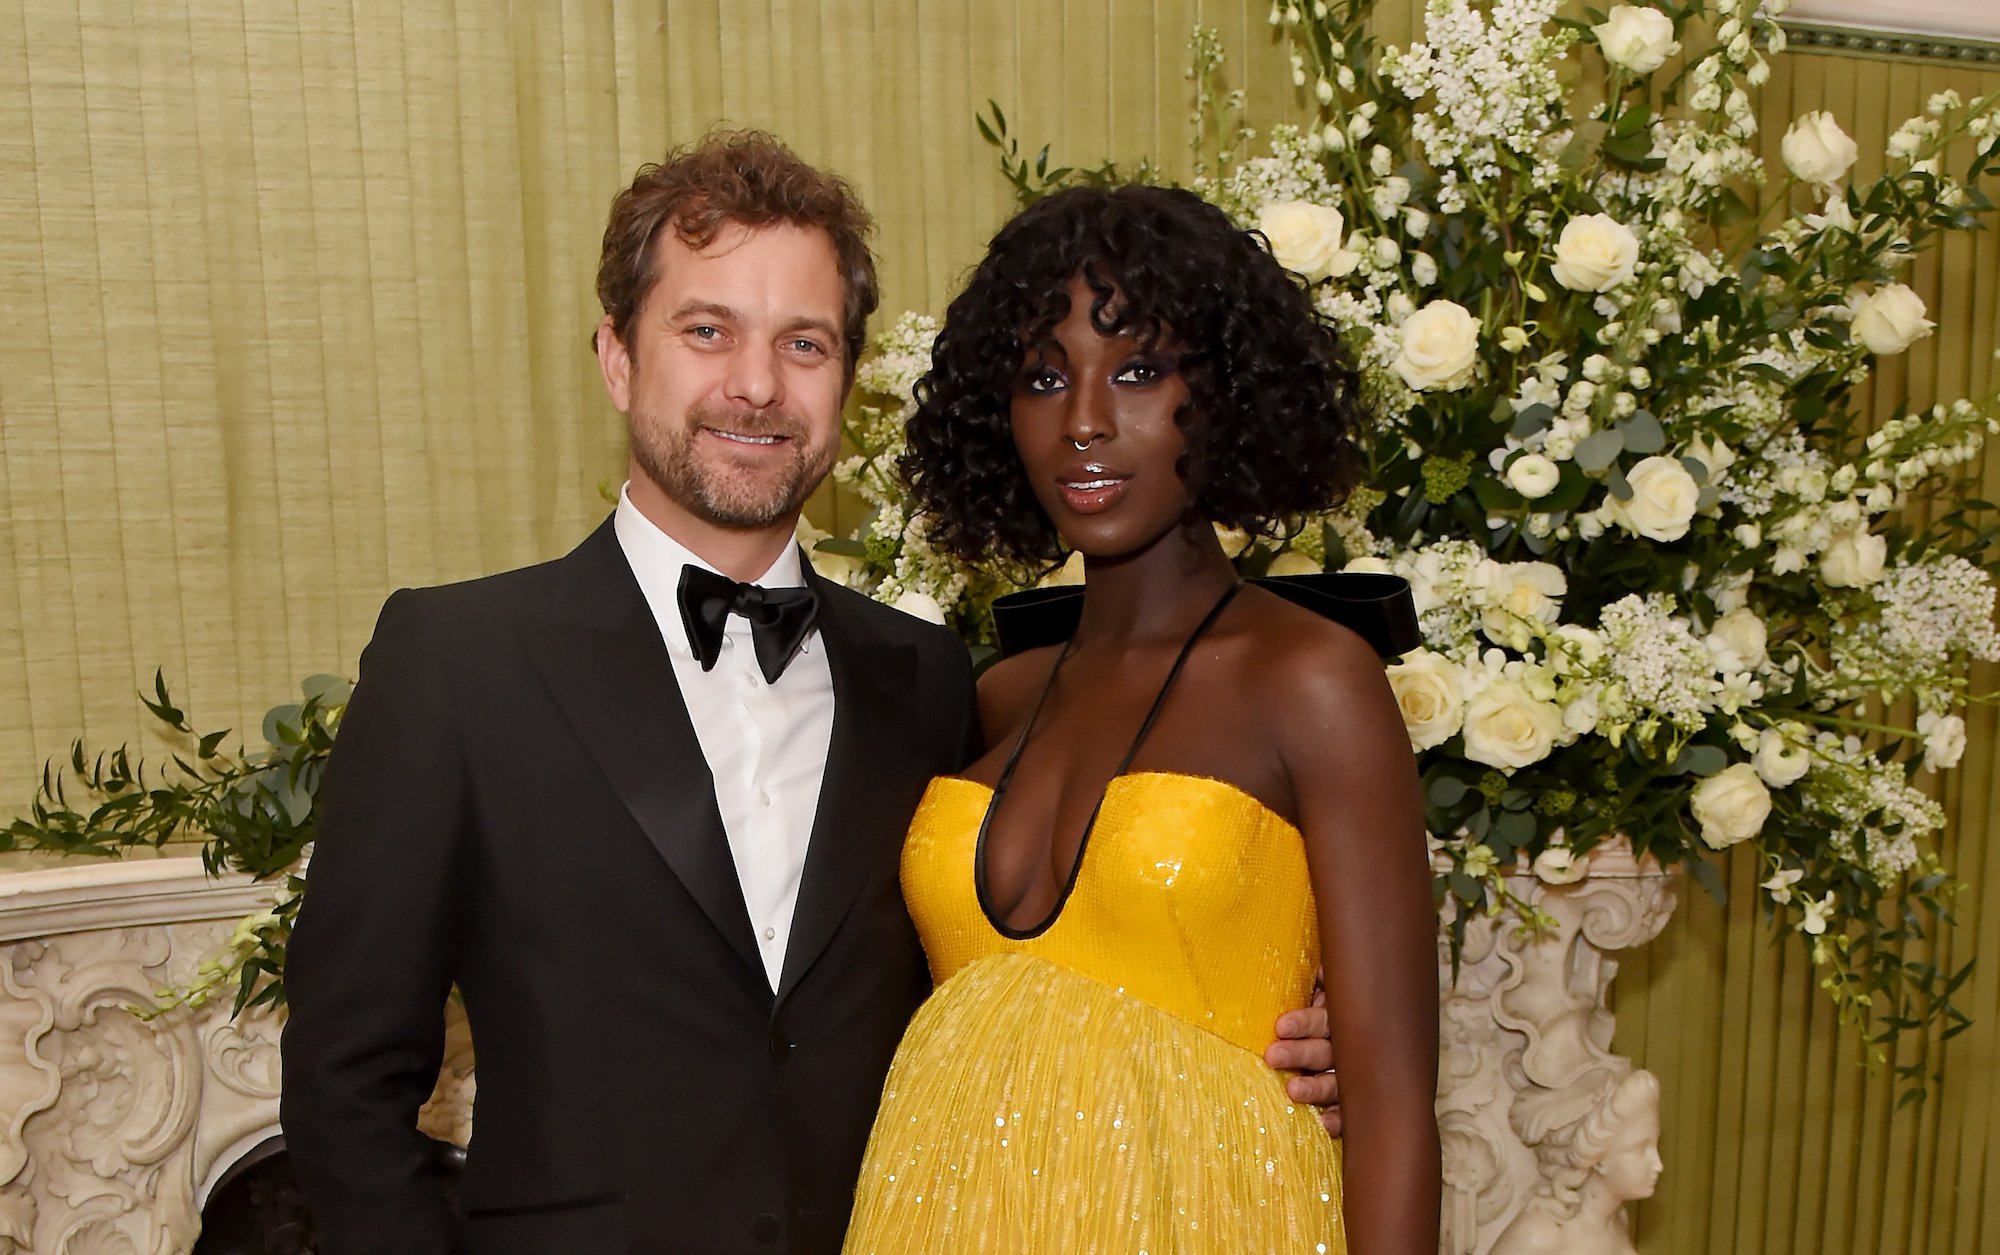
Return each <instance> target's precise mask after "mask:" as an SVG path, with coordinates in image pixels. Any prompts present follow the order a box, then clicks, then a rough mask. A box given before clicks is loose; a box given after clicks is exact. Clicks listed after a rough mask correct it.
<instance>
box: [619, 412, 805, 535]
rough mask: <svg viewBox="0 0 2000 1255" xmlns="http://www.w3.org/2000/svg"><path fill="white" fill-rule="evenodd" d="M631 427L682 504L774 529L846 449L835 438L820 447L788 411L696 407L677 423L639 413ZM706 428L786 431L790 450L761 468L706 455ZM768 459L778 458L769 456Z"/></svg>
mask: <svg viewBox="0 0 2000 1255" xmlns="http://www.w3.org/2000/svg"><path fill="white" fill-rule="evenodd" d="M630 427H631V437H632V457H633V459H634V460H635V461H637V462H638V463H639V469H640V470H642V471H644V472H645V473H646V475H647V477H648V478H649V479H651V480H652V481H653V482H654V483H655V484H657V485H659V487H660V491H662V492H664V493H665V494H666V495H667V496H668V497H669V498H670V499H671V500H672V501H674V502H675V503H676V504H677V505H679V506H680V507H681V508H682V509H684V510H686V511H688V512H689V513H690V514H693V515H694V516H695V517H696V518H699V519H701V520H702V521H703V522H706V523H713V524H715V525H717V526H719V527H731V528H746V529H754V528H762V527H769V526H770V525H772V524H773V523H776V522H778V521H779V520H781V519H784V518H786V517H787V516H790V515H795V514H797V513H798V511H799V509H800V507H801V506H803V505H805V502H806V498H807V497H809V496H811V495H812V491H813V489H815V488H817V487H819V483H820V481H821V480H822V479H825V478H826V473H827V472H828V471H829V470H831V469H832V468H833V460H834V454H835V452H836V451H837V449H838V447H839V446H838V444H837V442H834V441H829V442H828V443H827V444H826V445H825V446H823V447H818V448H816V447H814V446H813V445H812V444H811V442H810V438H809V433H810V431H811V429H810V427H809V426H808V425H807V424H806V423H804V422H802V421H801V420H799V419H797V418H795V417H793V416H792V415H790V414H788V413H785V412H784V411H782V410H778V411H765V412H761V413H756V414H734V415H730V414H724V413H722V412H720V411H716V410H710V409H703V408H700V407H696V408H694V409H690V410H689V411H688V413H687V417H686V419H685V420H684V421H683V422H682V423H681V424H679V425H678V426H676V425H674V424H671V423H668V422H665V421H662V420H659V419H655V418H652V417H650V416H640V415H634V416H633V418H632V421H631V424H630ZM703 427H709V428H712V429H714V430H717V431H726V432H730V433H732V434H734V435H739V436H782V437H785V438H787V444H786V445H785V449H786V450H787V452H788V453H789V454H790V455H791V456H790V458H789V459H788V460H786V461H784V462H782V463H781V464H777V465H770V466H767V467H765V468H764V469H763V470H762V471H761V472H752V471H750V470H748V469H746V468H744V467H742V466H740V465H729V464H726V463H725V462H724V461H723V460H722V459H721V458H716V457H713V456H711V457H710V458H709V459H708V460H706V461H704V459H703V458H702V457H700V456H698V455H697V453H696V443H697V441H699V440H700V439H701V436H700V431H701V429H702V428H703ZM715 452H717V453H720V452H721V449H720V448H717V449H716V450H715ZM766 460H767V461H770V462H774V463H776V462H778V459H774V458H769V456H768V455H766Z"/></svg>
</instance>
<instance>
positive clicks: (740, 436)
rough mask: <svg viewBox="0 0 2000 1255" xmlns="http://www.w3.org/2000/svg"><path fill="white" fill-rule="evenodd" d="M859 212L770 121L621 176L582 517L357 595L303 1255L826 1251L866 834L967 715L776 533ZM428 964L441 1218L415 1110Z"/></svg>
mask: <svg viewBox="0 0 2000 1255" xmlns="http://www.w3.org/2000/svg"><path fill="white" fill-rule="evenodd" d="M867 231H868V219H867V216H866V214H865V212H864V211H863V210H862V208H861V206H860V205H859V204H858V203H857V202H856V200H855V199H854V197H853V196H852V194H851V193H850V192H849V190H848V189H847V188H846V186H845V185H844V184H842V183H841V182H840V181H839V180H838V179H835V178H833V177H831V176H829V175H826V174H824V173H822V172H820V171H817V170H814V169H813V168H811V167H810V166H807V165H805V164H804V163H803V162H800V161H799V160H798V159H797V158H796V157H794V156H793V155H792V154H791V153H790V152H789V151H788V150H787V149H785V148H784V146H783V145H781V144H779V143H778V142H777V141H776V140H774V139H772V138H771V137H769V136H766V135H761V134H757V133H737V134H721V135H716V136H712V137H710V138H709V139H707V140H704V141H703V142H702V143H700V144H698V145H695V146H693V147H692V148H690V149H686V150H683V151H681V152H679V153H677V154H674V155H673V156H671V157H670V158H669V160H668V161H667V162H665V163H664V164H662V165H659V166H648V167H646V168H644V169H642V170H641V171H640V172H639V175H638V177H637V178H636V179H635V180H634V182H633V183H632V185H631V186H630V187H629V188H627V189H626V190H625V191H624V192H622V193H620V195H619V196H618V198H617V200H616V201H615V202H614V204H613V206H612V213H611V221H610V223H609V225H608V226H607V228H606V230H605V235H604V250H603V256H602V260H601V262H600V265H599V271H598V294H599V297H600V298H601V300H602V302H603V305H604V309H605V315H604V318H603V320H602V322H601V323H600V324H599V326H598V329H597V337H596V346H597V354H598V360H599V364H600V366H601V368H602V371H603V375H604V381H605V386H606V388H607V390H608V391H609V393H610V395H611V399H612V401H613V403H614V404H615V405H616V406H617V407H618V409H619V410H620V411H621V412H623V413H624V414H625V415H626V417H627V419H628V423H629V427H630V442H631V461H630V469H629V479H628V482H627V484H626V486H625V491H624V492H623V493H622V494H621V496H620V501H619V504H618V508H617V510H616V511H615V512H614V514H613V515H612V517H611V518H610V519H609V520H607V521H606V522H605V523H604V525H603V526H601V527H599V528H598V529H597V530H596V532H595V533H593V534H592V535H591V536H590V537H589V538H588V539H587V540H585V541H584V542H583V543H582V544H581V545H580V546H578V547H577V549H576V550H575V551H573V552H572V553H570V554H569V555H568V556H566V557H563V558H560V559H557V560H556V561H554V562H550V563H546V564H544V565H541V566H536V567H530V568H527V569H525V570H521V571H514V572H509V573H507V574H504V575H498V576H493V577H491V578H488V579H482V580H474V581H471V582H469V583H465V584H459V585H454V586H451V587H446V588H432V589H419V590H404V591H402V592H398V593H396V594H395V595H394V596H392V597H390V598H389V600H388V603H387V604H386V605H384V606H383V608H382V616H381V619H380V621H379V622H378V624H377V626H376V630H375V636H374V639H373V640H372V641H371V642H370V644H369V646H368V648H367V651H366V652H365V653H364V654H363V655H362V660H361V677H360V683H359V684H358V685H357V687H356V689H355V692H354V697H353V699H352V701H351V703H350V704H349V706H348V709H347V711H346V713H345V715H344V717H343V719H342V721H341V726H340V731H339V738H338V742H337V747H336V749H335V751H334V754H333V757H332V760H331V762H330V763H329V765H328V768H327V774H326V778H325V781H324V782H323V784H322V786H321V792H320V807H321V816H320V835H319V839H318V842H317V845H316V849H315V852H314V854H313V860H312V871H311V889H310V892H309V893H308V894H307V895H306V900H305V904H304V908H303V910H302V911H301V913H300V917H299V921H298V926H297V928H296V930H295V932H294V933H293V936H292V941H291V946H290V953H289V956H288V960H287V965H286V980H287V986H288V988H289V991H290V1006H291V1009H290V1021H289V1023H288V1024H287V1026H286V1029H285V1035H284V1068H285V1084H284V1097H283V1112H282V1115H283V1122H284V1129H285V1137H286V1142H287V1145H288V1148H289V1150H290V1152H291V1155H292V1159H293V1161H294V1164H295V1165H296V1167H297V1170H298V1173H299V1176H300V1179H301V1181H302V1183H303V1184H304V1186H305V1189H306V1194H307V1200H308V1202H309V1203H310V1204H311V1206H312V1209H313V1215H314V1219H315V1223H316V1227H317V1229H318V1232H319V1236H320V1251H321V1253H322V1255H445V1253H446V1252H456V1251H463V1252H465V1253H466V1255H531V1253H532V1255H613V1253H616V1255H626V1253H628V1252H629V1253H631V1255H666V1253H668V1252H673V1253H675V1255H682V1253H688V1255H721V1253H724V1252H728V1253H732V1255H733V1253H743V1255H752V1253H756V1252H767V1251H771V1252H775V1251H786V1252H792V1253H798V1255H808V1253H811V1255H818V1253H826V1255H832V1253H833V1252H837V1251H838V1250H839V1249H840V1244H841V1238H842V1234H843V1231H844V1229H845V1227H846V1222H847V1216H848V1212H849V1209H850V1206H851V1203H852V1197H853V1190H854V1182H855V1177H856V1175H857V1173H858V1172H859V1169H860V1163H861V1156H862V1151H863V1149H864V1146H865V1144H866V1141H867V1137H868V1130H869V1126H870V1123H871V1122H872V1120H873V1118H874V1114H875V1107H876V1103H877V1101H878V1099H879V1097H880V1094H881V1087H882V1079H883V1076H884V1074H885V1073H886V1072H887V1071H888V1066H889V1060H890V1057H891V1056H892V1054H893V1053H894V1051H895V1047H896V1043H897V1040H898V1038H899V1037H900V1036H901V1035H902V1032H903V1029H904V1027H905V1025H906V1024H907V1022H908V1020H909V1017H910V1015H911V1013H912V1012H913V1011H914V1010H915V1008H916V1006H917V1004H918V1002H920V1001H921V1000H922V998H923V997H924V995H925V994H926V993H927V992H928V990H929V979H928V974H927V971H926V968H925V965H924V960H923V954H922V951H921V950H920V948H919V946H918V943H917V938H916V934H915V931H914V929H913V928H912V926H911V923H910V920H909V917H908V915H907V914H906V913H905V911H904V908H903V901H902V896H901V893H900V890H899V886H898V882H897V861H898V853H899V849H900V846H901V842H902V838H903V833H904V830H905V828H906V826H907V824H908V822H909V818H910V816H911V814H912V813H913V812H914V810H915V808H916V804H917V800H918V798H919V796H920V795H921V793H922V791H923V788H924V785H925V784H926V782H927V781H928V780H929V779H930V778H931V777H932V776H933V775H938V774H942V773H948V772H951V771H955V770H957V769H958V768H959V767H960V766H961V765H962V764H963V763H964V762H965V761H967V760H968V759H969V758H970V757H971V752H972V750H973V748H974V745H973V741H974V739H975V737H976V722H977V720H976V712H975V709H974V703H973V692H972V677H971V671H970V666H969V663H968V659H967V655H966V652H965V650H964V648H963V647H962V646H961V645H960V643H959V641H958V639H957V638H956V637H955V636H954V635H953V634H952V633H951V632H949V631H947V630H945V629H944V628H941V627H936V626H933V625H931V624H928V623H924V622H921V621H919V620H917V619H914V618H911V617H909V616H907V615H904V614H902V613H900V612H898V611H895V610H892V609H889V608H887V607H885V606H882V605H880V604H878V603H876V602H874V601H871V600H869V599H868V598H866V597H863V596H861V595H859V594H857V593H854V592H851V591H849V590H847V589H845V588H842V587H840V586H838V585H836V584H833V583H831V582H828V581H826V580H824V579H821V578H820V577H819V576H817V575H816V574H814V572H813V571H812V569H811V567H810V565H808V564H807V563H806V562H804V561H803V560H802V555H801V554H800V551H799V549H798V547H797V545H796V543H795V542H794V540H793V532H794V527H795V525H796V523H797V519H798V514H799V509H800V507H801V505H802V504H803V503H804V501H805V499H806V496H807V494H809V493H810V492H811V491H812V490H813V488H814V487H815V486H817V485H818V483H819V482H820V481H821V479H823V478H824V477H825V475H826V473H827V471H828V470H829V469H830V467H831V465H832V462H833V459H834V457H835V454H836V452H837V449H838V445H839V438H840V407H841V404H842V402H843V400H844V398H845V396H846V394H847V390H848V387H849V386H850V385H851V383H852V381H853V377H854V366H855V361H856V358H857V356H858V354H859V351H860V348H861V344H862V338H863V332H864V328H865V326H866V322H867V319H868V315H869V314H870V313H871V312H872V311H873V310H874V308H875V304H876V284H875V271H874V263H873V261H872V259H871V257H870V255H869V252H868V248H867V244H866V235H867ZM454 985H456V986H457V987H458V989H459V990H460V991H461V993H462V994H463V996H464V999H465V1006H466V1012H467V1015H468V1017H469V1018H470V1021H471V1026H472V1035H473V1040H474V1042H475V1045H476V1049H477V1051H478V1059H479V1095H478V1111H477V1116H476V1120H475V1123H476V1128H477V1136H476V1137H475V1138H474V1139H473V1146H472V1148H471V1150H470V1152H469V1155H468V1159H467V1164H466V1169H465V1176H464V1181H463V1190H462V1194H463V1202H464V1210H465V1216H464V1220H463V1223H462V1225H461V1223H460V1222H459V1221H458V1220H457V1219H455V1218H454V1215H453V1212H452V1209H451V1208H450V1206H449V1205H448V1204H447V1201H446V1196H445V1193H444V1191H443V1188H442V1182H441V1181H440V1180H438V1179H437V1177H436V1176H435V1170H434V1168H433V1163H434V1160H433V1156H432V1150H431V1146H430V1143H429V1142H428V1140H427V1139H426V1138H424V1137H423V1136H422V1135H421V1134H420V1133H418V1132H417V1129H416V1117H417V1111H418V1108H419V1107H421V1106H422V1104H423V1103H424V1101H425V1099H426V1098H428V1097H429V1095H430V1093H431V1089H432V1087H433V1084H434V1082H435V1080H436V1077H437V1072H438V1067H439V1063H440V1060H441V1056H442V1053H443V1006H444V1001H445V998H446V997H447V995H448V994H449V991H450V990H451V988H452V987H453V986H454ZM1287 1019H1288V1020H1290V1021H1292V1022H1291V1023H1290V1024H1288V1025H1287V1026H1286V1035H1287V1036H1288V1037H1293V1038H1297V1039H1298V1040H1290V1041H1281V1042H1278V1043H1276V1044H1274V1046H1273V1048H1272V1051H1271V1052H1270V1054H1269V1056H1268V1057H1269V1058H1270V1060H1271V1062H1272V1063H1273V1064H1274V1065H1276V1066H1280V1067H1295V1068H1305V1069H1309V1070H1311V1069H1322V1068H1325V1067H1327V1066H1328V1065H1329V1063H1330V1058H1331V1050H1330V1048H1329V1047H1328V1046H1327V1043H1326V1042H1325V1041H1324V1040H1323V1038H1324V1034H1325V1031H1326V1030H1325V1020H1324V1016H1323V1014H1322V1013H1316V1012H1310V1011H1309V1012H1306V1013H1304V1014H1303V1015H1301V1014H1299V1013H1294V1014H1293V1015H1292V1016H1289V1017H1287ZM1314 1034H1317V1037H1315V1036H1314ZM1292 1085H1293V1087H1294V1089H1293V1094H1294V1097H1296V1098H1299V1099H1301V1100H1302V1101H1318V1102H1325V1101H1327V1100H1329V1099H1330V1098H1331V1094H1332V1089H1331V1081H1330V1078H1295V1079H1294V1080H1293V1081H1292Z"/></svg>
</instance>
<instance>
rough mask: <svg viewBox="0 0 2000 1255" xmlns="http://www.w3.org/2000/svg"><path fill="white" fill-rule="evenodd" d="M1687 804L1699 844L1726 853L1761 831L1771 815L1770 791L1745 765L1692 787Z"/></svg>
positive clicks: (1755, 773) (1739, 764)
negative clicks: (1695, 825)
mask: <svg viewBox="0 0 2000 1255" xmlns="http://www.w3.org/2000/svg"><path fill="white" fill-rule="evenodd" d="M1691 804H1692V805H1693V807H1694V817H1695V822H1697V823H1699V824H1700V825H1701V840H1702V844H1704V845H1706V846H1708V848H1710V849H1711V850H1726V849H1728V848H1729V847H1730V846H1732V845H1735V844H1736V843H1737V842H1738V841H1747V840H1749V839H1750V838H1751V837H1754V836H1756V835H1757V834H1758V833H1759V832H1760V831H1762V830H1763V827H1764V821H1765V820H1766V819H1767V818H1769V817H1770V814H1771V791H1770V790H1769V789H1767V788H1765V787H1764V782H1763V781H1762V780H1759V779H1758V778H1757V772H1756V770H1755V769H1754V768H1752V767H1751V766H1750V764H1749V763H1735V764H1733V765H1731V766H1729V767H1726V768H1724V769H1723V770H1722V771H1720V772H1718V773H1716V774H1715V775H1712V776H1710V777H1709V778H1708V779H1706V780H1704V781H1702V782H1701V783H1700V784H1698V785H1696V786H1695V787H1694V796H1693V798H1692V799H1691Z"/></svg>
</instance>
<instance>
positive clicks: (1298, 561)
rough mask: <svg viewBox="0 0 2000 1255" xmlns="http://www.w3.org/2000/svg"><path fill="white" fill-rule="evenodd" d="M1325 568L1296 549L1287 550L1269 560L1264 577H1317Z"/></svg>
mask: <svg viewBox="0 0 2000 1255" xmlns="http://www.w3.org/2000/svg"><path fill="white" fill-rule="evenodd" d="M1325 569H1326V568H1325V567H1323V566H1321V565H1320V564H1319V563H1317V562H1314V561H1313V560H1312V559H1311V558H1308V557H1306V556H1305V555H1304V554H1302V553H1300V552H1299V551H1298V550H1296V549H1287V550H1285V552H1283V553H1281V554H1279V555H1278V556H1277V557H1275V558H1273V559H1271V565H1270V567H1269V568H1268V569H1267V570H1266V571H1265V574H1266V575H1318V574H1319V573H1320V572H1321V571H1324V570H1325Z"/></svg>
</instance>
